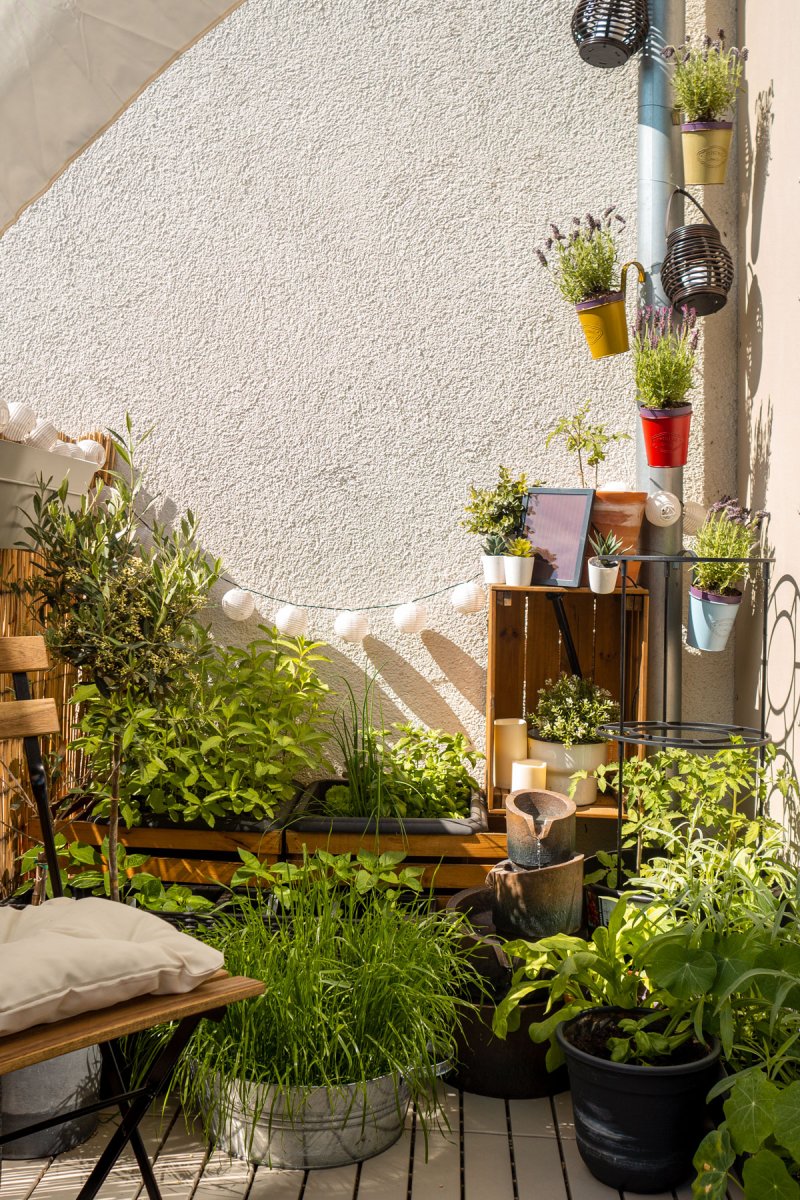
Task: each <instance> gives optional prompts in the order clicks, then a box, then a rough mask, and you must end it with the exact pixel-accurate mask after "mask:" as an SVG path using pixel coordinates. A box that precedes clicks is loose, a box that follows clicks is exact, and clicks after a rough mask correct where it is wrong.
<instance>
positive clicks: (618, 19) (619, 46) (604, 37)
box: [572, 0, 650, 67]
mask: <svg viewBox="0 0 800 1200" xmlns="http://www.w3.org/2000/svg"><path fill="white" fill-rule="evenodd" d="M649 28H650V20H649V17H648V15H647V0H580V2H579V4H578V6H577V8H576V9H575V11H574V13H573V14H572V36H573V38H574V39H575V45H576V46H577V47H578V50H579V52H580V56H581V58H582V59H583V61H584V62H587V63H589V65H590V66H592V67H622V66H624V65H625V63H626V62H627V61H628V59H629V58H630V57H631V55H632V54H635V53H636V51H637V50H641V48H642V46H643V45H644V39H645V38H646V37H647V31H648V29H649Z"/></svg>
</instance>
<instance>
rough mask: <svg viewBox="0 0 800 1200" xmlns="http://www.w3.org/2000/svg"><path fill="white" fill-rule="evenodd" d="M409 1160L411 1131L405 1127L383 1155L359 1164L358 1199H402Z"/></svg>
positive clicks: (405, 1188)
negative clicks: (400, 1135)
mask: <svg viewBox="0 0 800 1200" xmlns="http://www.w3.org/2000/svg"><path fill="white" fill-rule="evenodd" d="M419 1136H420V1137H421V1136H422V1135H421V1133H420V1135H419ZM410 1160H411V1130H410V1129H405V1130H403V1135H402V1137H401V1138H400V1140H399V1141H397V1142H395V1144H394V1145H393V1146H390V1147H389V1149H388V1150H384V1152H383V1154H378V1155H376V1156H375V1158H368V1159H367V1160H366V1162H363V1163H362V1164H361V1178H360V1179H359V1181H358V1200H406V1196H407V1195H408V1168H409V1163H410Z"/></svg>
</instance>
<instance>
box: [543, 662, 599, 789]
mask: <svg viewBox="0 0 800 1200" xmlns="http://www.w3.org/2000/svg"><path fill="white" fill-rule="evenodd" d="M618 714H619V705H618V704H617V703H616V701H615V700H612V698H611V694H610V692H607V691H606V690H605V688H601V687H598V685H597V684H596V683H594V682H593V681H592V680H591V679H580V678H579V677H578V676H577V675H566V674H562V675H559V677H558V679H556V680H550V679H548V680H547V682H546V683H545V685H544V687H543V688H540V689H539V702H538V704H537V706H536V710H535V712H533V713H530V714H529V715H528V729H529V734H530V736H529V737H528V753H529V755H530V757H531V758H538V759H542V760H544V762H546V763H547V785H548V787H549V788H550V789H551V790H552V791H558V792H563V793H565V794H567V793H568V794H569V795H570V798H571V799H572V800H574V802H575V804H576V805H577V807H578V808H585V807H587V806H588V805H590V804H593V803H594V800H595V797H596V795H597V780H596V778H595V775H594V772H595V771H596V770H597V768H598V767H599V766H601V765H602V764H603V763H604V762H606V760H607V758H608V747H609V743H608V740H607V739H606V738H605V737H603V735H602V734H600V733H598V732H597V728H598V726H599V725H603V724H606V723H608V722H610V721H615V720H616V719H617V717H618ZM576 772H585V773H586V774H585V775H584V776H583V777H582V778H580V779H577V780H573V779H572V776H573V775H574V774H575V773H576Z"/></svg>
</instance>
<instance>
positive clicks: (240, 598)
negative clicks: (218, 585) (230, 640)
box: [222, 588, 256, 621]
mask: <svg viewBox="0 0 800 1200" xmlns="http://www.w3.org/2000/svg"><path fill="white" fill-rule="evenodd" d="M255 606H256V602H255V600H254V599H253V597H252V596H251V595H250V593H249V592H245V591H244V590H243V589H242V588H231V589H230V591H228V592H226V593H225V595H224V596H223V597H222V611H223V612H224V613H225V616H226V617H229V618H230V620H231V621H246V620H247V619H248V617H252V615H253V610H254V609H255Z"/></svg>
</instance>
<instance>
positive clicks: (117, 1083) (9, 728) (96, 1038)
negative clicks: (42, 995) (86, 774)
mask: <svg viewBox="0 0 800 1200" xmlns="http://www.w3.org/2000/svg"><path fill="white" fill-rule="evenodd" d="M48 665H49V664H48V661H47V651H46V649H45V645H44V641H43V639H42V638H40V637H12V638H2V639H0V675H2V674H10V675H11V677H12V680H13V687H14V695H15V697H16V699H15V700H12V701H8V702H5V703H0V742H2V741H7V740H9V739H12V738H22V739H23V746H24V751H25V759H26V762H27V766H28V773H29V776H30V783H31V791H32V793H33V797H34V800H35V802H36V807H37V810H38V814H39V821H40V823H41V828H42V841H43V844H44V852H45V858H46V863H47V872H48V874H49V877H50V882H51V886H52V892H53V895H54V896H61V895H63V889H62V887H61V875H60V871H59V864H58V856H57V854H56V845H55V836H54V832H53V821H52V814H51V812H50V803H49V799H48V795H47V779H46V775H45V770H44V764H43V762H42V754H41V747H40V745H39V738H40V736H41V735H42V734H48V733H57V732H58V729H59V721H58V711H57V708H56V703H55V700H52V699H47V700H34V699H32V698H31V689H30V682H29V679H28V671H42V670H46V669H47V667H48ZM109 903H111V901H109ZM263 990H264V985H263V983H261V982H259V981H258V980H254V979H246V978H243V977H234V976H230V975H228V973H227V972H226V971H218V972H217V974H216V975H214V976H213V977H212V978H211V979H209V980H207V981H206V982H205V983H203V984H201V985H200V986H199V987H197V988H195V989H194V990H193V991H191V992H187V993H183V994H180V995H168V996H140V997H138V998H137V999H134V1000H127V1001H125V1002H124V1003H122V1004H115V1005H113V1006H111V1007H109V1008H103V1009H99V1010H95V1011H93V1012H87V1013H82V1014H81V1015H79V1016H75V1017H69V1018H67V1019H65V1020H61V1021H57V1022H53V1023H52V1024H48V1025H37V1026H35V1027H34V1028H32V1029H26V1030H23V1031H22V1032H20V1033H14V1034H9V1035H7V1036H5V1037H0V1083H1V1082H2V1076H3V1075H7V1074H9V1073H10V1072H11V1071H17V1070H19V1069H20V1068H22V1067H28V1066H32V1065H33V1064H34V1063H39V1062H45V1061H46V1060H47V1059H50V1058H57V1057H58V1056H59V1055H61V1054H67V1053H68V1052H69V1051H72V1050H79V1049H81V1048H83V1047H86V1046H93V1045H96V1044H99V1045H100V1048H101V1052H102V1054H103V1060H104V1063H105V1066H106V1069H107V1073H108V1077H109V1080H110V1083H111V1087H112V1088H113V1089H114V1094H113V1095H112V1096H107V1097H104V1098H103V1099H101V1100H98V1101H95V1102H93V1103H91V1104H86V1105H82V1106H80V1107H79V1108H76V1109H73V1110H71V1111H70V1112H65V1113H61V1114H59V1115H58V1116H57V1117H52V1118H50V1119H48V1120H45V1121H39V1122H37V1123H35V1124H32V1125H28V1126H26V1128H24V1129H16V1130H15V1131H14V1132H13V1134H5V1135H3V1134H2V1130H1V1129H0V1158H1V1156H2V1148H3V1145H4V1144H6V1143H8V1142H11V1141H13V1140H15V1139H16V1138H19V1137H23V1136H25V1135H28V1134H33V1133H38V1132H40V1131H41V1130H44V1129H49V1128H50V1127H51V1126H53V1125H58V1124H60V1123H62V1122H63V1121H69V1120H73V1119H76V1118H79V1117H81V1116H84V1115H88V1114H90V1113H93V1112H99V1111H100V1110H101V1109H106V1108H110V1107H117V1108H118V1109H119V1111H120V1116H121V1121H120V1124H119V1126H118V1127H117V1129H116V1131H115V1132H114V1134H113V1135H112V1137H111V1139H110V1140H109V1142H108V1143H107V1145H106V1147H105V1149H104V1150H103V1151H102V1153H101V1155H100V1157H99V1158H98V1160H97V1162H96V1164H95V1166H94V1167H93V1169H92V1171H91V1172H90V1174H89V1177H88V1179H87V1180H86V1182H85V1183H84V1185H83V1187H82V1188H81V1190H80V1192H79V1193H78V1196H77V1200H93V1197H95V1196H97V1194H98V1193H99V1191H100V1188H101V1187H102V1186H103V1183H104V1181H105V1180H106V1178H107V1177H108V1175H109V1172H110V1171H111V1170H112V1168H113V1167H114V1164H115V1163H116V1162H117V1160H118V1158H119V1156H120V1154H121V1153H122V1151H123V1150H124V1149H125V1146H126V1145H127V1144H128V1143H129V1142H130V1145H131V1149H132V1150H133V1153H134V1155H135V1157H136V1161H137V1163H138V1166H139V1170H140V1172H141V1176H142V1181H143V1183H144V1186H145V1188H146V1190H147V1194H148V1196H149V1197H150V1200H161V1193H160V1191H159V1188H158V1184H157V1183H156V1179H155V1176H154V1174H153V1168H152V1165H151V1163H150V1160H149V1158H148V1157H147V1152H146V1150H145V1148H144V1143H143V1141H142V1137H141V1134H140V1132H139V1124H140V1122H141V1120H142V1118H143V1117H144V1115H145V1113H146V1112H147V1110H148V1108H149V1107H150V1105H151V1104H152V1102H153V1101H154V1099H155V1097H156V1095H157V1094H158V1092H159V1090H160V1088H161V1087H162V1086H163V1085H164V1084H165V1083H166V1082H167V1081H168V1080H169V1078H170V1076H171V1075H172V1072H173V1071H174V1069H175V1066H176V1065H177V1062H178V1059H179V1058H180V1055H181V1053H182V1052H183V1050H184V1049H185V1048H186V1044H187V1042H188V1041H189V1039H190V1037H191V1036H192V1034H193V1033H194V1030H195V1029H196V1028H197V1025H198V1024H199V1022H200V1021H201V1020H202V1019H203V1018H204V1017H208V1018H211V1019H212V1020H219V1019H220V1017H221V1016H222V1015H223V1013H224V1011H225V1008H226V1007H227V1006H228V1005H229V1004H235V1003H237V1002H238V1001H240V1000H247V999H249V998H250V997H253V996H258V995H260V994H261V992H263ZM169 1021H174V1022H177V1024H176V1026H175V1030H174V1032H173V1034H172V1037H171V1038H170V1040H169V1041H168V1043H167V1044H166V1045H165V1046H164V1047H163V1049H162V1050H161V1052H160V1054H159V1055H158V1057H157V1059H156V1060H155V1062H154V1063H153V1064H152V1066H151V1067H150V1069H149V1071H148V1073H147V1077H146V1078H145V1079H144V1081H143V1082H142V1084H141V1085H140V1086H139V1087H137V1088H135V1089H131V1087H130V1085H129V1084H126V1082H125V1080H124V1077H123V1072H122V1068H121V1066H120V1058H119V1054H118V1052H117V1051H116V1049H115V1045H114V1043H115V1041H116V1039H117V1038H120V1037H123V1036H124V1035H126V1034H130V1033H140V1032H141V1031H142V1030H146V1029H151V1028H152V1027H153V1026H155V1025H161V1024H164V1023H166V1022H169ZM0 1169H1V1168H0Z"/></svg>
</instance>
